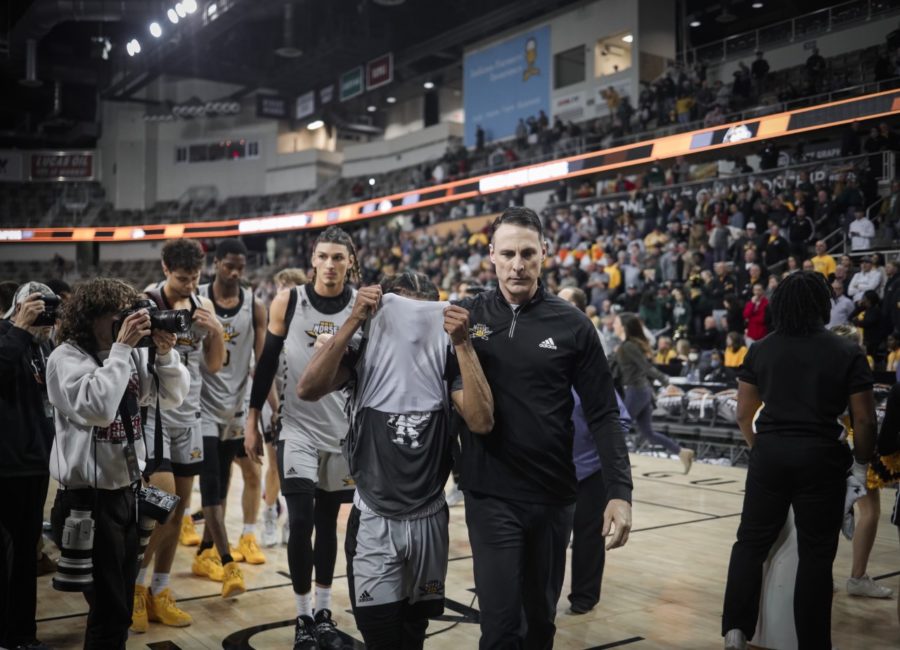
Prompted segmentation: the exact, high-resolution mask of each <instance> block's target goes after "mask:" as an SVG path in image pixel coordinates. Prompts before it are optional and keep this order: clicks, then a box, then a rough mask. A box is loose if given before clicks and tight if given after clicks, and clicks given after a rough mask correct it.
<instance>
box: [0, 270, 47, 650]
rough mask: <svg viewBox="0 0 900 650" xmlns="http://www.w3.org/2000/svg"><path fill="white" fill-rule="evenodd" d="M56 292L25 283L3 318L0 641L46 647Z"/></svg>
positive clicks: (2, 644)
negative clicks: (42, 604)
mask: <svg viewBox="0 0 900 650" xmlns="http://www.w3.org/2000/svg"><path fill="white" fill-rule="evenodd" d="M55 298H56V296H54V295H53V292H52V291H51V290H50V288H49V287H47V286H46V285H43V284H40V283H39V282H26V283H25V284H23V285H22V286H20V287H19V288H18V290H17V291H16V292H15V294H14V296H13V298H12V301H11V303H10V304H11V306H10V307H9V310H8V311H7V312H6V313H5V314H4V315H3V318H4V320H3V321H0V422H2V423H3V427H4V429H3V435H2V436H0V490H2V494H3V495H5V498H3V499H0V647H3V648H20V647H23V648H35V649H38V648H43V647H45V646H43V645H41V644H40V643H39V642H38V641H37V640H36V638H35V635H36V634H37V626H36V624H35V608H36V605H37V582H36V579H37V557H36V554H35V549H36V548H37V544H38V540H39V539H40V538H41V522H42V521H43V512H44V501H45V500H46V498H47V486H48V483H49V477H50V475H49V472H48V470H47V467H48V464H49V460H50V446H51V444H52V443H53V416H52V409H51V408H50V403H49V402H48V401H47V388H46V377H45V375H46V373H45V368H46V360H47V357H48V356H50V352H51V350H52V346H51V345H50V329H51V326H52V325H53V321H54V320H55V313H54V310H55V305H56V300H55Z"/></svg>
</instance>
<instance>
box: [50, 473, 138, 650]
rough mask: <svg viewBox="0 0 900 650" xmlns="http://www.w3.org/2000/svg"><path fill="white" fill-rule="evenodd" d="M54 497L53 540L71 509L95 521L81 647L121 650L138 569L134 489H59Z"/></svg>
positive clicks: (129, 621) (126, 632) (99, 649)
mask: <svg viewBox="0 0 900 650" xmlns="http://www.w3.org/2000/svg"><path fill="white" fill-rule="evenodd" d="M56 498H57V501H56V505H55V506H54V509H55V511H56V512H55V513H54V524H55V528H57V529H58V530H54V533H56V535H57V537H58V536H59V535H60V534H61V529H59V526H60V524H61V523H62V522H64V521H65V517H66V516H67V515H68V513H69V511H70V510H71V509H72V508H73V507H76V506H80V507H82V508H88V509H90V510H91V514H92V517H93V519H94V553H93V562H94V572H93V578H94V584H93V587H92V588H91V589H90V590H88V591H86V592H85V594H84V596H85V599H86V600H87V601H88V605H89V606H90V611H89V612H88V620H87V630H86V631H85V635H84V647H85V648H86V649H89V648H97V649H98V650H117V649H120V650H124V649H125V642H126V641H127V640H128V628H129V627H130V626H131V608H132V606H133V604H134V581H135V579H136V578H137V570H138V565H137V554H138V529H137V520H136V518H135V496H134V491H133V490H132V489H131V488H122V489H121V490H96V492H95V491H94V490H91V489H85V490H60V491H59V492H58V493H57V496H56Z"/></svg>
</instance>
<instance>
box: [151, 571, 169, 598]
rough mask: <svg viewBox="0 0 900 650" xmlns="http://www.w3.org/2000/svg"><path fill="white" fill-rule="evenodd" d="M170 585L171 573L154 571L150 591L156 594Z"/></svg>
mask: <svg viewBox="0 0 900 650" xmlns="http://www.w3.org/2000/svg"><path fill="white" fill-rule="evenodd" d="M168 586H169V574H168V573H154V574H153V578H152V579H151V580H150V592H151V593H154V594H158V593H159V592H161V591H162V590H163V589H165V588H166V587H168Z"/></svg>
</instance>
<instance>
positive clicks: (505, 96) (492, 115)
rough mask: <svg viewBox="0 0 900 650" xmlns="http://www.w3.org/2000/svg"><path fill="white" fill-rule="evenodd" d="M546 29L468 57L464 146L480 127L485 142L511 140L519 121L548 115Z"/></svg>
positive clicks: (548, 87)
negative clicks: (502, 139) (541, 112)
mask: <svg viewBox="0 0 900 650" xmlns="http://www.w3.org/2000/svg"><path fill="white" fill-rule="evenodd" d="M550 60H551V59H550V26H549V25H544V26H541V27H536V28H535V29H532V30H529V31H527V32H522V33H521V34H518V35H517V36H513V37H512V38H509V39H507V40H505V41H502V42H500V43H496V44H493V45H488V46H486V47H484V48H481V49H479V50H475V51H472V52H469V53H467V54H466V56H465V59H464V62H463V79H464V80H463V99H464V101H463V105H464V107H465V112H466V125H465V142H466V145H467V146H471V145H474V144H475V131H476V129H477V128H478V126H481V128H482V129H484V132H485V135H486V138H487V140H488V141H490V140H496V139H498V138H505V137H509V136H512V135H513V134H514V133H515V130H516V125H517V124H518V122H519V119H520V118H522V119H527V118H528V117H530V116H532V115H533V116H535V117H536V116H537V115H538V113H539V112H540V111H544V113H545V114H547V115H548V116H549V114H550V76H551V67H550Z"/></svg>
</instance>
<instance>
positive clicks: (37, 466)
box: [0, 320, 54, 498]
mask: <svg viewBox="0 0 900 650" xmlns="http://www.w3.org/2000/svg"><path fill="white" fill-rule="evenodd" d="M50 348H51V346H50V344H49V343H40V344H38V343H35V341H34V339H33V338H32V336H31V334H29V333H28V332H26V331H25V330H23V329H20V328H18V327H13V324H12V323H11V322H10V321H8V320H7V321H0V422H2V423H3V432H2V435H0V476H3V477H13V476H44V475H47V474H49V473H50V447H51V445H52V444H53V430H54V429H53V418H52V416H51V417H48V413H49V406H48V405H49V402H48V401H47V393H46V386H45V384H43V382H44V377H43V373H44V366H45V361H46V359H47V357H49V356H50ZM36 374H38V375H40V382H41V383H39V382H38V380H37V379H36V378H35V375H36ZM7 496H8V498H16V497H15V495H12V496H9V495H7Z"/></svg>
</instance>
